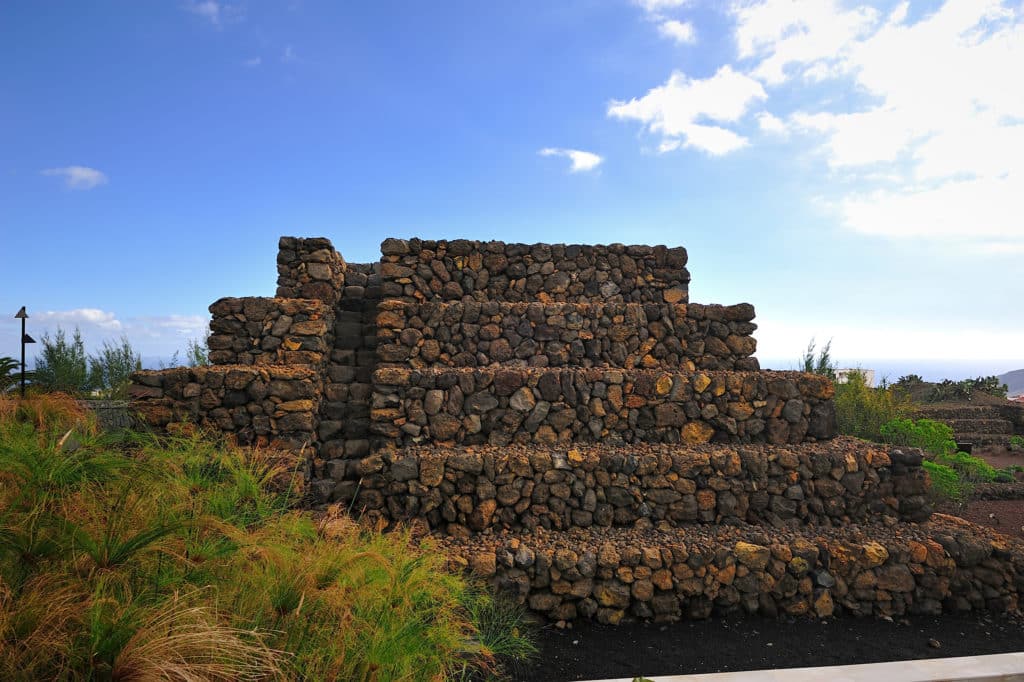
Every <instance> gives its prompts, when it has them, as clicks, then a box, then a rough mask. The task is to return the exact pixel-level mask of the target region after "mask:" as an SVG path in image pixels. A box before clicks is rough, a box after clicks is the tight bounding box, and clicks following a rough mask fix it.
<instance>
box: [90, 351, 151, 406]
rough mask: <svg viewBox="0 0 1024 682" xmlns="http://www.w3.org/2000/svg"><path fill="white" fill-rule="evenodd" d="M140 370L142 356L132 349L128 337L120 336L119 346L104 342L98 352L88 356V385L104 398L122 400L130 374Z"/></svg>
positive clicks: (125, 395)
mask: <svg viewBox="0 0 1024 682" xmlns="http://www.w3.org/2000/svg"><path fill="white" fill-rule="evenodd" d="M140 369H142V356H141V355H140V354H139V353H137V352H135V349H134V348H132V344H131V342H129V341H128V337H126V336H122V337H121V341H120V343H119V344H113V343H110V342H109V341H104V342H103V347H102V348H101V349H100V352H99V353H98V354H96V355H90V356H89V384H90V386H91V387H92V388H94V389H98V390H99V391H100V395H101V396H102V397H104V398H107V399H110V400H124V399H126V398H127V397H128V386H129V384H131V375H132V372H137V371H139V370H140Z"/></svg>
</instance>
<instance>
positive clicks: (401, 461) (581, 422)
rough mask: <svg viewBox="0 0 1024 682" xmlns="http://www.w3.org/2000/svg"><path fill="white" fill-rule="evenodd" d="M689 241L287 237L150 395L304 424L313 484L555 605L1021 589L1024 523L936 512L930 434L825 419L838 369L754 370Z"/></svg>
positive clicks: (811, 607) (218, 422) (850, 601)
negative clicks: (254, 285)
mask: <svg viewBox="0 0 1024 682" xmlns="http://www.w3.org/2000/svg"><path fill="white" fill-rule="evenodd" d="M686 263H687V253H686V251H685V249H682V248H678V247H677V248H668V247H664V246H655V247H650V246H624V245H620V244H613V245H608V246H590V245H559V244H533V245H524V244H505V243H502V242H474V241H468V240H452V241H444V240H420V239H410V240H401V239H387V240H385V241H384V242H383V243H382V245H381V259H380V261H379V262H378V263H373V264H350V263H345V261H344V259H343V258H342V257H341V256H340V254H338V253H337V252H336V251H334V249H333V246H331V244H330V242H329V241H327V240H326V239H322V238H314V239H298V238H293V237H283V238H282V239H281V242H280V252H279V256H278V274H279V277H278V290H277V297H276V298H273V299H266V298H248V299H222V300H221V301H218V302H217V303H215V304H214V305H213V306H211V312H212V313H213V316H214V319H213V322H212V323H211V327H212V328H213V329H214V332H215V333H214V335H213V336H212V337H211V350H212V351H213V349H214V348H216V350H215V351H213V352H211V358H212V359H213V361H214V362H215V363H216V365H215V366H214V367H210V368H198V369H189V368H183V369H178V370H168V371H162V372H141V373H139V374H138V375H136V377H135V380H136V381H135V383H136V385H135V386H134V388H133V394H134V396H135V400H136V405H137V407H138V408H139V409H140V410H142V411H143V412H144V413H145V414H147V415H148V416H149V417H150V421H151V422H152V423H154V424H156V425H158V426H159V425H166V424H168V423H170V422H173V421H178V420H181V419H190V420H192V421H194V422H199V423H204V424H207V425H209V426H210V427H211V428H216V429H219V430H221V431H223V432H225V433H228V434H231V435H233V436H234V437H235V438H236V439H238V440H239V442H241V443H244V444H248V443H253V444H268V443H269V444H276V445H280V446H284V447H291V448H296V449H297V448H306V449H307V450H308V451H309V452H312V453H313V457H312V461H311V466H310V470H309V475H310V479H311V480H310V502H311V503H312V504H314V505H317V506H320V507H321V508H322V507H324V506H326V505H334V507H333V508H334V509H346V510H351V512H352V513H353V514H354V515H355V516H356V517H357V518H358V519H359V520H360V521H361V522H362V523H365V524H366V525H367V527H370V528H374V529H386V528H389V527H398V526H403V525H412V526H416V527H419V528H422V529H424V530H425V531H427V532H429V533H431V534H432V535H433V536H434V538H435V541H436V542H437V543H438V546H439V547H440V548H441V550H442V551H444V552H445V553H446V554H447V556H448V557H449V562H450V565H451V566H452V567H453V568H455V569H458V570H468V571H472V572H474V573H476V574H477V575H478V576H480V577H482V578H483V579H485V580H487V581H489V582H490V583H491V584H492V585H493V586H494V587H495V588H496V589H499V590H503V591H506V592H508V593H510V594H512V595H513V596H514V597H515V598H517V599H519V600H520V601H522V602H524V603H527V604H528V605H529V606H530V608H532V609H533V610H535V611H537V612H538V613H540V614H543V615H544V616H545V617H547V618H550V619H552V620H556V621H559V620H569V619H572V618H577V617H589V618H596V619H597V620H598V621H600V622H603V623H617V622H619V621H621V620H622V619H623V618H644V619H654V620H659V621H661V620H675V619H678V618H682V617H706V616H708V615H710V614H711V613H712V612H714V611H731V610H738V609H742V610H745V611H748V612H751V613H755V612H756V613H762V614H768V615H776V614H789V615H816V616H819V617H827V616H831V615H833V614H835V613H839V612H844V613H851V614H855V615H870V614H874V615H879V616H884V617H892V616H897V615H901V614H904V613H911V612H919V613H933V614H934V613H940V612H942V611H943V610H958V609H959V610H963V609H991V610H1013V609H1015V608H1016V606H1017V598H1018V592H1019V591H1020V590H1021V589H1024V552H1022V551H1021V548H1020V547H1019V546H1016V545H1008V544H1007V543H1006V541H1005V539H1002V538H1001V537H999V536H994V535H990V534H987V533H986V532H985V531H982V530H980V529H978V528H976V527H974V526H970V525H969V524H967V525H963V523H962V522H958V521H957V520H955V519H944V518H933V517H932V515H931V511H930V507H929V504H928V498H927V496H926V493H927V485H928V482H927V477H926V475H925V473H924V470H923V469H922V466H921V462H922V457H921V454H920V452H917V451H913V450H906V449H890V448H887V447H882V446H877V445H874V444H870V443H866V442H863V441H857V440H854V439H847V438H836V437H835V436H836V422H835V411H834V407H833V404H832V396H833V393H834V389H833V386H832V385H831V383H830V382H829V381H827V380H826V379H824V378H822V377H820V376H816V375H810V374H802V373H797V372H766V371H760V369H759V365H758V363H757V360H756V358H755V357H754V352H755V350H756V341H755V340H754V338H753V332H754V331H755V330H756V325H755V324H754V322H753V319H754V308H753V306H751V305H750V304H746V303H741V304H738V305H732V306H721V305H703V304H697V303H691V302H690V301H689V292H688V285H689V281H690V276H689V273H688V272H687V270H686ZM974 416H975V415H974V414H973V413H972V414H971V415H970V416H968V417H961V416H952V415H951V416H950V418H955V419H971V418H972V417H974ZM977 418H978V419H985V420H988V421H985V422H977V421H974V422H971V424H975V425H976V424H979V423H981V424H984V426H985V427H986V428H987V429H990V430H991V429H993V428H997V427H996V426H995V421H998V420H997V418H995V417H992V416H991V415H984V416H982V415H981V414H979V415H977ZM957 423H958V424H959V423H960V422H957ZM967 428H974V426H969V425H967ZM998 428H1003V427H998ZM921 522H927V523H924V525H919V524H920V523H921Z"/></svg>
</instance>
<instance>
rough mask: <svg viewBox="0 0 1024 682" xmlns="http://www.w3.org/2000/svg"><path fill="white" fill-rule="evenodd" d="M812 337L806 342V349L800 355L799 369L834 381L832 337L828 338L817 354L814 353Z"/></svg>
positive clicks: (834, 367) (834, 365)
mask: <svg viewBox="0 0 1024 682" xmlns="http://www.w3.org/2000/svg"><path fill="white" fill-rule="evenodd" d="M814 348H815V344H814V339H811V340H810V342H809V343H808V344H807V349H806V350H805V351H804V354H803V355H802V356H801V357H800V369H801V371H804V372H807V373H808V374H820V375H822V376H826V377H828V378H829V379H832V380H833V381H835V378H836V363H835V362H833V361H832V339H829V340H828V343H826V344H825V345H824V346H822V348H821V350H820V351H819V352H818V354H817V355H815V354H814Z"/></svg>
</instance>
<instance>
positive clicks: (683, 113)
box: [608, 65, 767, 156]
mask: <svg viewBox="0 0 1024 682" xmlns="http://www.w3.org/2000/svg"><path fill="white" fill-rule="evenodd" d="M766 97H767V94H766V93H765V91H764V88H763V87H762V86H761V84H760V83H758V82H757V81H756V80H754V79H752V78H750V77H749V76H746V75H744V74H742V73H738V72H736V71H734V70H733V69H732V67H731V66H729V65H726V66H723V67H722V68H720V69H719V70H718V71H717V72H716V73H715V74H714V75H713V76H711V77H709V78H704V79H691V78H688V77H687V76H686V74H684V73H682V72H680V71H677V72H675V73H673V74H672V75H671V76H670V77H669V79H668V81H666V82H665V84H664V85H660V86H658V87H656V88H652V89H651V90H650V91H648V93H647V94H646V95H644V96H643V97H640V98H634V99H631V100H629V101H628V102H622V101H617V100H615V101H612V102H611V104H609V106H608V115H609V116H611V117H612V118H618V119H622V120H635V121H640V122H641V123H643V124H644V127H645V128H646V129H647V130H648V131H649V132H651V133H656V134H660V135H661V136H662V140H661V143H660V146H659V149H660V150H661V151H668V150H670V149H677V148H679V147H681V146H682V147H694V148H697V149H700V150H701V151H704V152H707V153H709V154H711V155H715V156H718V155H722V154H727V153H729V152H731V151H735V150H736V149H739V148H741V147H743V146H745V145H746V144H747V140H746V138H744V137H742V136H741V135H739V134H737V133H736V132H734V131H732V130H728V129H726V128H724V127H722V126H719V125H708V124H707V123H703V122H701V121H704V120H710V121H715V122H717V123H735V122H736V121H738V120H739V119H741V118H742V117H743V116H744V114H746V112H747V110H748V109H749V107H750V105H751V104H752V103H753V102H754V101H756V100H759V99H765V98H766Z"/></svg>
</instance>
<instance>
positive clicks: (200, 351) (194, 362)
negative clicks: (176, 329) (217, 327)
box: [185, 332, 210, 367]
mask: <svg viewBox="0 0 1024 682" xmlns="http://www.w3.org/2000/svg"><path fill="white" fill-rule="evenodd" d="M209 340H210V333H209V332H207V333H206V335H205V336H204V337H203V341H202V343H200V342H199V341H198V340H197V339H189V340H188V347H187V348H186V349H185V359H186V362H187V364H188V366H189V367H206V366H207V365H209V364H210V351H209Z"/></svg>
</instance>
